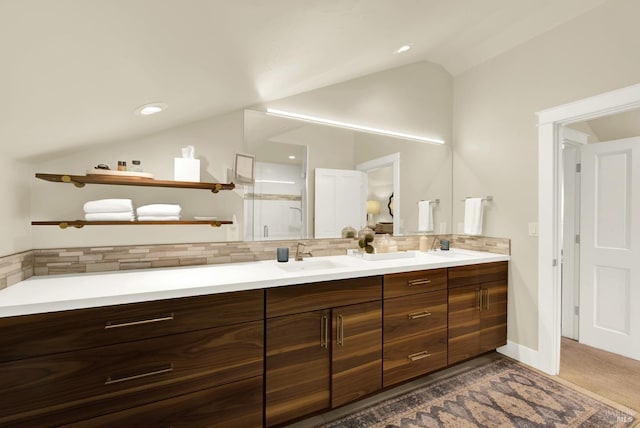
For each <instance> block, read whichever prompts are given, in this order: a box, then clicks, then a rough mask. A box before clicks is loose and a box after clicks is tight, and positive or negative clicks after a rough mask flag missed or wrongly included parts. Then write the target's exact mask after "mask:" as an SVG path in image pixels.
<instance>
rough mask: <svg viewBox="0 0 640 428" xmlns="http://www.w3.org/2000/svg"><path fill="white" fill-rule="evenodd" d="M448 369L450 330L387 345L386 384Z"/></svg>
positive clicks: (384, 354)
mask: <svg viewBox="0 0 640 428" xmlns="http://www.w3.org/2000/svg"><path fill="white" fill-rule="evenodd" d="M446 366H447V330H446V329H440V330H436V331H433V332H430V333H425V334H422V335H419V336H410V337H408V338H407V339H404V340H397V341H394V342H390V343H385V344H384V351H383V372H382V382H383V386H384V387H385V388H386V387H388V386H391V385H394V384H396V383H398V382H402V381H404V380H407V379H412V378H414V377H417V376H421V375H424V374H426V373H429V372H432V371H434V370H438V369H440V368H443V367H446Z"/></svg>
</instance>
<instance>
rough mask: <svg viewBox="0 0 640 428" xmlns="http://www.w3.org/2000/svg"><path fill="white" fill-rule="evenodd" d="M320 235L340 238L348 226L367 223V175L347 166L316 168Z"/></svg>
mask: <svg viewBox="0 0 640 428" xmlns="http://www.w3.org/2000/svg"><path fill="white" fill-rule="evenodd" d="M315 183H316V184H315V215H314V236H315V237H316V238H339V237H341V236H342V229H343V228H345V227H346V226H351V227H354V228H355V229H356V230H359V229H361V228H362V227H363V226H364V224H365V223H366V206H367V174H365V173H363V172H362V171H353V170H346V169H326V168H316V170H315Z"/></svg>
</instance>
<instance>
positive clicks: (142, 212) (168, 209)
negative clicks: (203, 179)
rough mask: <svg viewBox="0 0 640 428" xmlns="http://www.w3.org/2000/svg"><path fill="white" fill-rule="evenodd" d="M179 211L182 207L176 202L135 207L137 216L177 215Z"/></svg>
mask: <svg viewBox="0 0 640 428" xmlns="http://www.w3.org/2000/svg"><path fill="white" fill-rule="evenodd" d="M180 211H182V207H181V206H180V205H178V204H151V205H143V206H141V207H138V208H137V209H136V213H137V214H138V215H139V216H147V215H150V216H164V215H170V216H179V215H180Z"/></svg>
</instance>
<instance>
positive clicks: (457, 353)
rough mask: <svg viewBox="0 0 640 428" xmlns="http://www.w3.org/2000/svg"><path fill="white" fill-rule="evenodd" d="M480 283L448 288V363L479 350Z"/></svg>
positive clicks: (462, 358) (469, 355)
mask: <svg viewBox="0 0 640 428" xmlns="http://www.w3.org/2000/svg"><path fill="white" fill-rule="evenodd" d="M481 297H482V290H481V289H480V285H468V286H464V287H458V288H452V289H450V290H449V349H448V360H449V365H451V364H454V363H457V362H459V361H463V360H466V359H469V358H471V357H473V356H475V355H478V353H479V352H480V303H481V302H480V301H481Z"/></svg>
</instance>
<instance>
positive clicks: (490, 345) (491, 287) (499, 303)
mask: <svg viewBox="0 0 640 428" xmlns="http://www.w3.org/2000/svg"><path fill="white" fill-rule="evenodd" d="M481 306H482V310H481V311H480V314H481V316H480V352H487V351H491V350H493V349H496V348H498V347H500V346H503V345H506V344H507V282H506V281H495V282H488V283H485V284H482V298H481Z"/></svg>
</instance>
